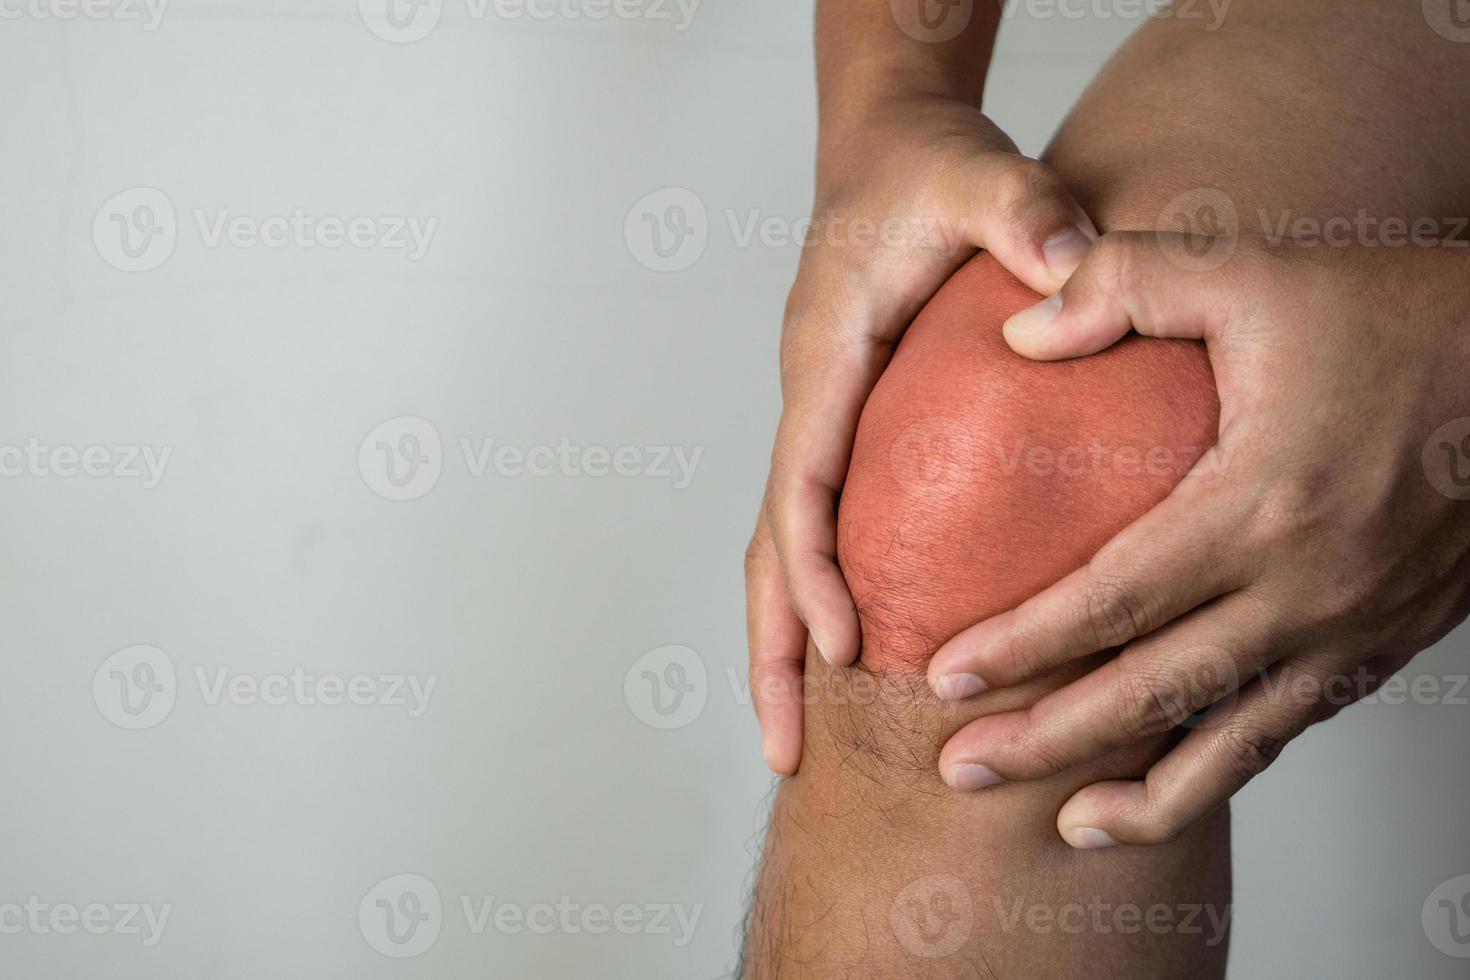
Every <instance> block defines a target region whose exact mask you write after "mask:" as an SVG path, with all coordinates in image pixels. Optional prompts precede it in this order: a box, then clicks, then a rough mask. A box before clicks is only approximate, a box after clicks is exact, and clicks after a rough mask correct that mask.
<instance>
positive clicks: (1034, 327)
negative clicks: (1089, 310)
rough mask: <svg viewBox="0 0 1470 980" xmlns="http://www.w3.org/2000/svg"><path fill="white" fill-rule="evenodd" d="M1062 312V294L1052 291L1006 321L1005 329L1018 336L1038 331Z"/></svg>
mask: <svg viewBox="0 0 1470 980" xmlns="http://www.w3.org/2000/svg"><path fill="white" fill-rule="evenodd" d="M1060 312H1062V294H1061V293H1052V294H1051V295H1050V296H1048V297H1047V298H1046V299H1044V300H1042V301H1041V302H1040V303H1037V304H1036V305H1035V306H1033V307H1031V308H1030V309H1025V310H1022V311H1021V312H1020V313H1017V314H1016V315H1015V316H1013V317H1011V318H1010V319H1009V320H1007V321H1006V325H1005V330H1006V331H1007V332H1009V333H1011V334H1014V335H1015V336H1017V337H1029V336H1031V335H1032V334H1034V333H1038V332H1039V331H1041V330H1042V329H1044V328H1045V327H1046V325H1047V324H1048V323H1051V322H1052V321H1053V320H1055V319H1056V318H1057V314H1058V313H1060Z"/></svg>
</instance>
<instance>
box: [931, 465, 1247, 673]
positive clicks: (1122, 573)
mask: <svg viewBox="0 0 1470 980" xmlns="http://www.w3.org/2000/svg"><path fill="white" fill-rule="evenodd" d="M1214 465H1215V463H1214V462H1213V456H1212V454H1206V456H1205V457H1204V458H1203V459H1201V461H1200V462H1199V463H1198V464H1196V465H1195V467H1194V469H1193V470H1191V471H1190V473H1189V475H1187V476H1186V477H1185V478H1184V480H1183V482H1181V483H1180V485H1179V486H1177V487H1175V488H1174V491H1173V492H1172V493H1171V494H1170V495H1169V496H1168V497H1166V498H1165V499H1164V500H1163V501H1161V502H1160V503H1159V504H1158V505H1157V506H1155V507H1154V508H1153V509H1152V510H1150V511H1149V512H1148V513H1146V514H1144V515H1143V516H1142V517H1140V518H1139V519H1138V520H1136V521H1134V522H1133V523H1132V524H1130V525H1129V526H1128V527H1126V528H1124V529H1123V530H1122V531H1120V532H1119V533H1118V534H1117V535H1116V536H1114V537H1113V538H1112V539H1111V540H1110V541H1108V543H1107V544H1105V545H1103V546H1102V548H1100V549H1099V550H1098V552H1097V554H1095V555H1094V556H1093V557H1092V559H1091V560H1090V561H1089V562H1088V563H1087V564H1086V565H1085V566H1083V567H1082V568H1080V569H1078V570H1077V571H1075V572H1072V573H1071V574H1070V575H1068V576H1066V577H1065V578H1063V579H1062V580H1061V581H1059V582H1057V583H1056V584H1055V585H1052V586H1051V587H1050V588H1047V589H1046V590H1044V591H1042V592H1040V593H1039V594H1037V595H1035V596H1033V597H1032V598H1030V599H1028V600H1026V601H1025V602H1024V603H1022V604H1021V605H1019V606H1017V607H1016V608H1015V609H1012V610H1010V611H1009V612H1004V613H1001V614H999V615H997V616H993V617H991V618H990V619H987V620H985V621H983V622H981V623H978V624H976V625H974V626H971V627H970V628H968V629H966V630H964V631H963V632H961V633H959V634H957V635H956V636H954V637H953V638H951V639H950V640H948V641H947V642H946V643H945V644H944V645H943V646H941V647H940V648H939V650H938V651H937V652H936V653H935V654H934V657H933V659H932V660H931V661H930V662H929V667H928V676H929V684H930V686H931V687H932V688H933V689H934V693H935V694H937V695H938V696H939V697H940V698H943V699H945V700H956V699H959V698H963V697H968V696H970V695H972V694H976V693H978V692H980V691H982V690H986V689H987V688H992V687H1006V686H1009V685H1012V684H1016V683H1018V682H1020V681H1022V680H1025V679H1027V678H1030V677H1035V676H1037V675H1040V674H1044V673H1046V672H1048V671H1050V670H1052V669H1054V668H1056V667H1058V666H1060V665H1062V664H1064V663H1067V662H1069V661H1072V660H1076V659H1078V658H1080V657H1085V656H1087V655H1089V654H1093V653H1097V652H1099V651H1102V650H1107V649H1110V648H1112V647H1118V646H1122V645H1123V644H1125V643H1127V642H1129V641H1130V640H1133V639H1136V638H1137V637H1140V636H1143V635H1145V634H1147V633H1151V632H1153V631H1154V630H1156V629H1158V628H1159V627H1161V626H1163V625H1165V624H1166V623H1169V622H1171V621H1172V620H1174V619H1176V618H1177V617H1179V616H1182V615H1183V614H1185V613H1187V612H1189V611H1190V610H1191V609H1194V608H1195V607H1197V606H1199V605H1201V604H1202V603H1205V602H1208V601H1210V600H1211V599H1214V598H1216V597H1218V596H1220V595H1223V594H1224V593H1226V592H1229V591H1231V590H1233V589H1235V588H1239V587H1240V586H1242V585H1244V584H1245V583H1246V581H1248V579H1249V569H1248V568H1246V567H1244V564H1245V563H1244V562H1243V561H1241V560H1240V559H1239V558H1238V557H1237V546H1236V544H1235V541H1236V540H1237V539H1238V537H1239V535H1238V534H1237V530H1236V529H1237V528H1239V527H1240V526H1241V525H1242V524H1243V522H1244V521H1245V519H1246V517H1247V514H1246V512H1245V511H1244V509H1243V506H1242V502H1241V499H1240V498H1238V497H1236V496H1234V495H1231V494H1227V493H1210V492H1207V490H1206V487H1207V485H1208V484H1209V483H1210V482H1211V481H1213V480H1215V479H1216V478H1217V477H1218V474H1217V473H1216V472H1214V471H1213V467H1214Z"/></svg>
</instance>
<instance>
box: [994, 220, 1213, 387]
mask: <svg viewBox="0 0 1470 980" xmlns="http://www.w3.org/2000/svg"><path fill="white" fill-rule="evenodd" d="M1185 237H1186V236H1181V235H1176V234H1166V233H1162V232H1160V233H1155V232H1140V231H1131V232H1110V233H1108V234H1106V235H1103V236H1102V237H1101V238H1099V239H1098V240H1097V242H1096V243H1095V244H1094V245H1093V246H1092V248H1091V249H1090V250H1089V251H1088V253H1087V257H1086V258H1085V259H1083V261H1082V264H1081V265H1079V266H1078V267H1077V270H1076V271H1075V272H1073V273H1072V276H1071V278H1070V279H1068V280H1067V283H1066V285H1065V286H1063V287H1062V289H1061V291H1060V292H1058V293H1056V294H1055V295H1052V296H1049V297H1047V298H1046V299H1044V300H1042V301H1041V302H1040V303H1037V304H1036V305H1035V306H1032V307H1030V308H1029V309H1025V310H1022V311H1021V312H1020V313H1017V314H1016V315H1015V316H1013V317H1011V318H1010V319H1009V320H1007V321H1006V323H1005V327H1004V330H1005V338H1006V343H1008V344H1009V345H1010V347H1011V349H1012V350H1014V351H1015V352H1016V353H1017V354H1021V355H1023V356H1025V357H1029V358H1031V359H1032V360H1037V361H1055V360H1062V359H1064V358H1069V357H1086V356H1087V355H1088V354H1095V353H1097V352H1098V351H1100V350H1102V349H1103V348H1105V347H1109V346H1111V345H1113V344H1114V343H1116V342H1117V341H1118V340H1120V339H1121V338H1122V337H1123V336H1124V335H1126V334H1127V333H1128V331H1129V330H1136V331H1137V332H1138V333H1140V334H1143V335H1145V336H1148V337H1189V338H1193V339H1196V340H1209V339H1210V338H1212V337H1215V336H1218V334H1219V332H1220V330H1221V329H1222V328H1223V326H1224V324H1225V322H1226V321H1227V320H1228V319H1229V318H1230V314H1231V311H1232V310H1233V308H1234V307H1235V305H1236V304H1237V303H1238V302H1239V297H1240V290H1239V288H1238V286H1237V283H1238V270H1237V269H1236V268H1234V267H1232V268H1230V269H1228V270H1227V269H1224V268H1215V269H1211V270H1208V271H1199V270H1191V269H1189V268H1188V267H1187V264H1185V263H1182V262H1180V261H1178V258H1177V257H1178V256H1179V255H1180V254H1182V253H1181V252H1180V251H1178V249H1180V248H1181V247H1183V241H1184V239H1185Z"/></svg>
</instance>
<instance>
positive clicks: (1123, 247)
mask: <svg viewBox="0 0 1470 980" xmlns="http://www.w3.org/2000/svg"><path fill="white" fill-rule="evenodd" d="M1086 261H1087V263H1088V265H1089V271H1090V272H1091V275H1092V280H1093V282H1095V283H1096V284H1097V288H1098V289H1100V290H1101V291H1102V292H1103V293H1104V294H1106V295H1107V296H1108V297H1110V298H1111V299H1114V300H1121V299H1123V298H1124V297H1126V296H1130V295H1134V294H1137V293H1138V292H1139V291H1140V282H1139V277H1140V275H1141V273H1140V271H1139V264H1138V262H1137V261H1136V250H1135V248H1134V244H1133V240H1132V239H1130V238H1128V237H1127V236H1125V235H1120V234H1117V233H1116V232H1115V233H1111V234H1107V235H1103V236H1102V237H1101V238H1099V239H1098V240H1097V241H1096V242H1094V243H1093V245H1092V248H1091V250H1090V251H1089V252H1088V254H1087V260H1086Z"/></svg>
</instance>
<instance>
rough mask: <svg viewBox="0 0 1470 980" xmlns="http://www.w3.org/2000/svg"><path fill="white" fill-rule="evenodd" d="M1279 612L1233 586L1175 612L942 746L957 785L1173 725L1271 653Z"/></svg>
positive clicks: (1107, 748)
mask: <svg viewBox="0 0 1470 980" xmlns="http://www.w3.org/2000/svg"><path fill="white" fill-rule="evenodd" d="M1274 619H1275V617H1274V616H1273V615H1272V614H1270V613H1269V612H1268V611H1267V610H1266V608H1265V607H1264V606H1263V605H1262V604H1261V603H1260V602H1259V601H1258V600H1256V599H1255V598H1254V597H1253V596H1252V595H1251V594H1250V593H1247V592H1235V593H1232V594H1230V595H1228V596H1225V597H1224V598H1222V599H1220V600H1219V601H1217V602H1214V603H1212V604H1210V605H1209V606H1207V607H1205V608H1203V609H1201V610H1199V611H1197V612H1195V613H1194V614H1192V615H1190V616H1187V617H1185V618H1184V619H1180V620H1177V621H1176V622H1174V623H1173V624H1171V625H1170V626H1168V627H1166V628H1164V629H1162V630H1159V631H1158V632H1157V633H1154V634H1152V635H1150V636H1148V637H1146V638H1144V639H1142V640H1139V641H1137V642H1134V643H1131V644H1129V645H1128V646H1127V647H1126V648H1125V649H1124V650H1123V652H1122V653H1121V654H1120V655H1119V656H1118V657H1116V658H1114V659H1113V660H1110V661H1108V662H1107V663H1105V664H1103V665H1102V666H1100V667H1098V668H1097V669H1096V670H1093V671H1091V672H1089V673H1087V674H1085V675H1083V676H1082V677H1081V678H1079V679H1077V680H1075V681H1073V682H1072V683H1070V684H1068V685H1067V686H1066V687H1063V688H1062V689H1061V690H1059V691H1055V692H1053V693H1052V694H1049V695H1047V696H1046V697H1044V698H1042V699H1041V700H1040V701H1038V702H1037V703H1036V704H1035V705H1033V706H1032V707H1031V708H1029V709H1027V710H1024V711H1010V712H1005V713H1003V714H996V715H988V716H986V717H983V718H979V719H977V720H975V721H973V722H971V723H970V724H968V725H966V726H965V727H964V728H962V729H960V731H959V732H957V733H956V734H955V735H954V736H953V737H952V738H951V739H950V740H949V743H948V744H946V745H945V747H944V749H943V751H941V752H940V756H939V765H940V772H941V773H942V774H943V776H944V778H945V781H946V782H948V783H950V785H952V786H955V788H957V789H970V788H979V786H984V785H991V784H993V783H996V782H1001V781H1015V780H1026V779H1041V778H1043V777H1046V776H1051V775H1054V774H1055V773H1058V772H1061V771H1062V770H1064V769H1070V768H1072V767H1073V766H1077V765H1080V764H1082V763H1084V762H1088V761H1091V760H1093V759H1097V758H1100V757H1102V756H1104V755H1107V754H1108V753H1109V752H1112V751H1114V750H1115V749H1118V748H1121V747H1123V746H1126V745H1133V744H1136V743H1138V742H1141V741H1144V740H1145V739H1149V738H1153V737H1155V736H1158V735H1163V734H1166V733H1168V732H1171V731H1173V730H1174V729H1175V728H1177V727H1179V726H1180V725H1182V724H1185V723H1186V722H1188V721H1190V719H1191V716H1192V715H1194V714H1195V713H1196V712H1198V711H1201V710H1203V709H1205V708H1208V707H1210V706H1211V705H1218V704H1221V703H1222V702H1226V701H1229V700H1230V699H1231V698H1232V697H1233V695H1234V693H1235V691H1236V690H1237V689H1238V688H1239V687H1240V685H1241V683H1242V680H1248V679H1250V678H1251V677H1252V676H1255V675H1256V674H1258V673H1259V672H1260V671H1262V670H1264V669H1265V668H1266V667H1267V666H1268V665H1269V664H1270V663H1272V662H1273V661H1274V660H1275V659H1276V653H1275V650H1274V648H1273V644H1272V637H1273V636H1275V635H1276V633H1275V622H1274Z"/></svg>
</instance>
